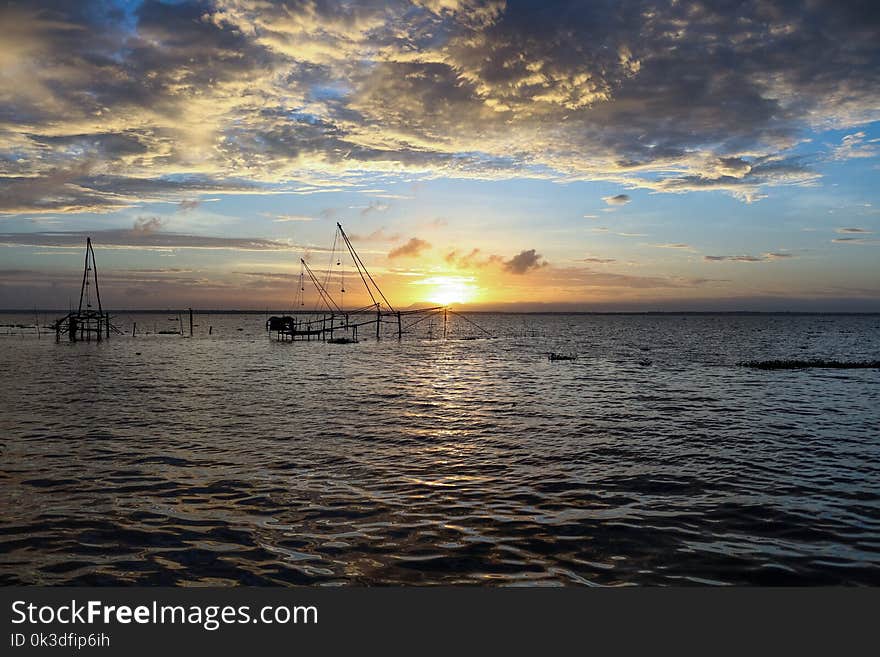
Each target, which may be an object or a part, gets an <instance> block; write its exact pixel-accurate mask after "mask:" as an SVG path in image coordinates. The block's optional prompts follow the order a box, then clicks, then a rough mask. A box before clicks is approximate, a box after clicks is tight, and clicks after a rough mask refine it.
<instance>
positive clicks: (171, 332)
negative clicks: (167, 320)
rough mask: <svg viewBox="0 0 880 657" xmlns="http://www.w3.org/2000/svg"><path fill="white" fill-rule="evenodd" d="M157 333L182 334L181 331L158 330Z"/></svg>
mask: <svg viewBox="0 0 880 657" xmlns="http://www.w3.org/2000/svg"><path fill="white" fill-rule="evenodd" d="M156 334H157V335H180V331H156Z"/></svg>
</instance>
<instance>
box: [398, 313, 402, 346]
mask: <svg viewBox="0 0 880 657" xmlns="http://www.w3.org/2000/svg"><path fill="white" fill-rule="evenodd" d="M397 339H398V340H402V339H403V324H402V323H401V322H400V311H399V310H398V311H397Z"/></svg>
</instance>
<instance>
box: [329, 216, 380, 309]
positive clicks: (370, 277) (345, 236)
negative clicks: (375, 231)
mask: <svg viewBox="0 0 880 657" xmlns="http://www.w3.org/2000/svg"><path fill="white" fill-rule="evenodd" d="M336 225H337V226H338V227H339V233H340V234H341V235H342V239H344V240H345V244H346V246H348V250H349V252H350V253H351V256H352V259H353V260H355V261H357V262H359V263H360V264H361V265H362V266H363V268H364V271H365V272H366V274H367V278H369V279H370V282H371V283H372V284H373V287H375V288H376V292H378V293H379V296H381V297H382V301H384V302H385V305H386V306H388V308H390V309H391V310H394V306H392V305H391V303H390V302H389V301H388V299H386V298H385V294H384V293H383V292H382V289H381V288H380V287H379V286H378V285H377V284H376V281H374V280H373V276H372V275H371V274H370V270H369V269H367V266H366V265H365V264H364V262H363V260H361V257H360V255H358V252H357V251H355V249H354V247H353V246H352V245H351V240H349V239H348V235H346V234H345V230H343V228H342V224H340V223H339V222H337V223H336ZM358 271H360V268H358ZM361 278H363V274H361ZM366 283H367V282H366V281H364V284H365V285H366ZM367 288H368V289H369V286H367ZM370 297H371V298H372V297H373V294H372V292H371V293H370Z"/></svg>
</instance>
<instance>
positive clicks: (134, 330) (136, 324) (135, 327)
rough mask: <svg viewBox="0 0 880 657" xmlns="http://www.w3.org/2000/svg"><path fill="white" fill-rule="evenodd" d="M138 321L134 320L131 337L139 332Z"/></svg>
mask: <svg viewBox="0 0 880 657" xmlns="http://www.w3.org/2000/svg"><path fill="white" fill-rule="evenodd" d="M137 328H138V323H137V322H132V325H131V337H134V335H135V333H137Z"/></svg>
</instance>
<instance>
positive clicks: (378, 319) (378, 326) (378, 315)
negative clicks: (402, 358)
mask: <svg viewBox="0 0 880 657" xmlns="http://www.w3.org/2000/svg"><path fill="white" fill-rule="evenodd" d="M381 328H382V310H381V308H380V307H379V304H378V303H377V304H376V339H377V340H378V339H379V329H381Z"/></svg>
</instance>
